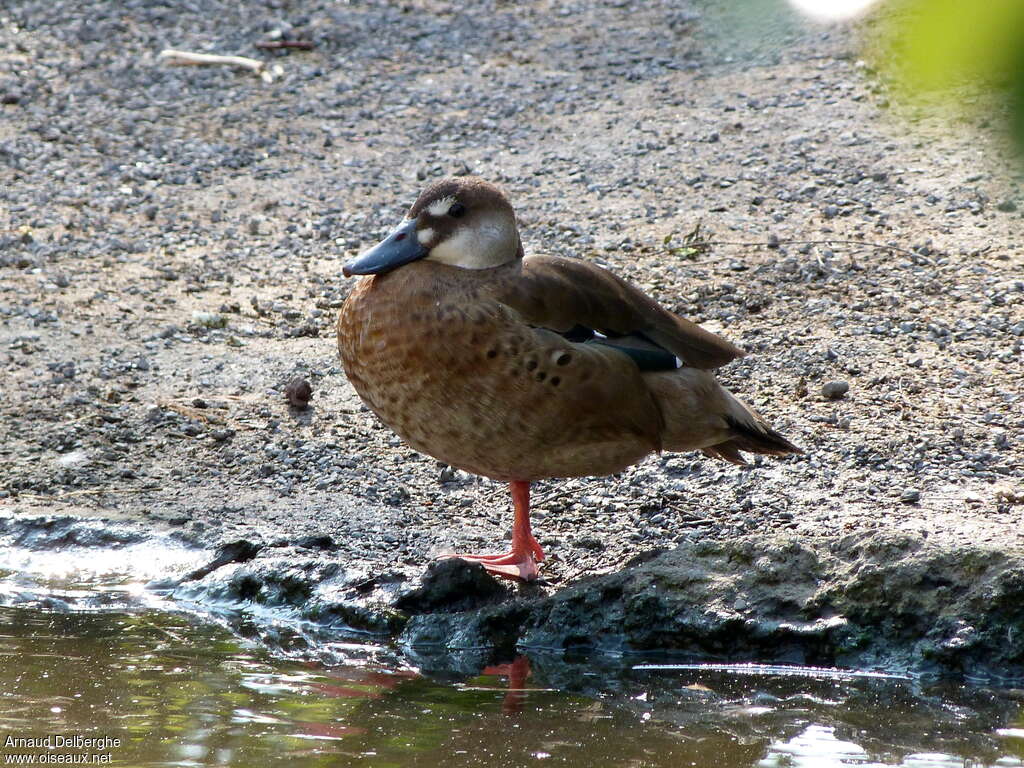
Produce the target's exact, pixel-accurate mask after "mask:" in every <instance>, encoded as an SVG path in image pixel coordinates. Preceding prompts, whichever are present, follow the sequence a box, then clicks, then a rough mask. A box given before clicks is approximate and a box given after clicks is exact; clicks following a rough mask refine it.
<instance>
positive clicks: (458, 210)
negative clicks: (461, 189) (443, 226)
mask: <svg viewBox="0 0 1024 768" xmlns="http://www.w3.org/2000/svg"><path fill="white" fill-rule="evenodd" d="M465 213H466V206H464V205H463V204H462V203H452V205H451V207H450V208H449V209H448V215H449V216H451V217H452V218H453V219H458V218H461V217H462V216H464V215H465Z"/></svg>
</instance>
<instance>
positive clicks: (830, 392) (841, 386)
mask: <svg viewBox="0 0 1024 768" xmlns="http://www.w3.org/2000/svg"><path fill="white" fill-rule="evenodd" d="M849 391H850V384H849V383H848V382H846V381H829V382H827V383H825V384H823V385H822V387H821V394H822V396H823V397H825V398H826V399H828V400H838V399H839V398H841V397H843V395H845V394H846V393H847V392H849Z"/></svg>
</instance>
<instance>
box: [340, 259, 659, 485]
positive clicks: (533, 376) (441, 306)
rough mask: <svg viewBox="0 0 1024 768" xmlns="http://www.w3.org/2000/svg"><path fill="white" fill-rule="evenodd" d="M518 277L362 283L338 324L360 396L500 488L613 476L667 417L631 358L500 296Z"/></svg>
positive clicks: (404, 272)
mask: <svg viewBox="0 0 1024 768" xmlns="http://www.w3.org/2000/svg"><path fill="white" fill-rule="evenodd" d="M521 269H522V264H521V262H516V263H515V264H510V265H506V266H503V267H499V268H496V269H493V270H479V271H476V270H465V269H458V268H455V267H448V266H445V265H442V264H434V263H430V262H416V263H412V264H408V265H406V266H404V267H402V268H400V269H397V270H395V271H393V272H390V273H387V274H384V275H378V276H375V277H372V278H367V279H364V280H363V281H362V282H360V283H359V285H358V286H357V287H356V288H355V289H354V290H353V292H352V294H351V295H350V296H349V299H348V300H347V301H346V303H345V306H344V307H343V308H342V311H341V315H340V317H339V321H338V346H339V350H340V352H341V357H342V361H343V363H344V366H345V371H346V373H347V374H348V377H349V379H350V381H351V382H352V384H353V386H354V387H355V389H356V391H357V392H358V393H359V396H360V397H361V398H362V399H363V401H364V402H365V403H366V404H367V405H368V406H369V407H370V408H371V409H372V410H373V411H374V413H376V414H377V415H378V416H379V417H380V419H381V420H382V421H384V423H386V424H387V425H388V426H390V427H391V428H392V429H394V430H395V431H396V432H397V433H398V434H399V435H401V436H402V437H403V438H404V439H405V440H406V441H407V442H408V443H409V444H410V445H411V446H412V447H413V448H415V449H416V450H418V451H421V452H423V453H426V454H429V455H431V456H434V457H435V458H437V459H439V460H441V461H444V462H446V463H449V464H451V465H453V466H456V467H460V468H462V469H465V470H467V471H469V472H473V473H475V474H481V475H485V476H487V477H491V478H494V479H497V480H538V479H542V478H548V477H572V476H580V475H602V474H610V473H613V472H618V471H620V470H622V469H623V468H625V467H627V466H629V465H630V464H633V463H635V462H636V461H638V460H639V459H641V458H643V457H644V456H645V455H647V454H648V453H650V452H652V451H656V450H659V449H660V447H661V445H660V439H661V438H660V435H661V430H662V428H663V421H662V415H661V412H660V411H659V408H658V406H657V404H656V403H655V401H654V398H653V396H652V394H651V392H650V390H649V389H648V387H647V386H645V384H644V381H643V378H642V376H641V374H640V371H639V370H638V369H637V367H636V365H634V364H633V362H632V361H630V360H629V358H628V357H626V356H624V355H622V354H621V353H619V352H617V351H615V350H613V349H609V348H604V347H600V346H597V345H581V344H573V343H572V342H569V341H567V340H566V339H565V338H563V337H562V336H561V335H559V334H558V333H554V332H552V331H548V330H545V329H543V328H536V327H533V326H531V325H529V324H528V323H526V322H524V320H523V318H522V317H521V315H520V314H519V313H518V312H517V311H516V310H515V309H513V308H511V307H510V306H508V304H507V303H505V302H504V301H502V300H501V299H500V298H499V297H501V296H502V294H503V293H507V286H508V285H509V283H510V282H513V283H514V282H515V281H518V280H520V279H521Z"/></svg>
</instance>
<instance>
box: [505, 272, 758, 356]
mask: <svg viewBox="0 0 1024 768" xmlns="http://www.w3.org/2000/svg"><path fill="white" fill-rule="evenodd" d="M497 298H498V299H499V300H500V301H501V302H502V303H504V304H507V305H508V306H510V307H512V308H513V309H515V310H516V312H518V313H519V315H520V316H521V317H522V318H523V319H524V320H525V321H526V322H527V323H529V324H530V325H533V326H536V327H540V328H549V329H551V330H553V331H556V332H558V333H561V334H568V337H569V338H572V334H573V333H576V334H585V333H586V332H587V331H596V332H597V333H600V334H602V335H604V336H608V337H612V338H611V342H612V343H614V337H629V336H632V337H635V338H639V339H641V340H643V339H646V340H647V341H650V342H653V345H652V346H655V347H660V348H662V349H664V350H667V351H668V352H671V353H672V355H674V356H675V357H677V358H679V360H680V362H681V364H682V365H685V366H688V367H691V368H701V369H713V368H720V367H721V366H723V365H725V364H726V363H728V362H729V361H731V360H735V359H736V358H737V357H742V356H743V355H745V354H746V353H745V352H744V351H743V350H742V349H740V348H739V347H737V346H735V345H733V344H730V343H729V342H728V341H726V340H725V339H723V338H721V337H720V336H716V335H715V334H713V333H711V332H710V331H706V330H704V329H703V328H701V327H700V326H699V325H697V324H696V323H692V322H690V321H689V320H686V319H684V318H682V317H679V316H678V315H676V314H673V313H672V312H669V311H668V310H667V309H665V308H663V307H662V306H661V305H660V304H658V303H657V302H656V301H655V300H654V299H652V298H651V297H650V296H648V295H646V294H645V293H643V292H642V291H641V290H640V289H638V288H636V287H635V286H633V285H631V284H630V283H628V282H626V281H625V280H623V279H622V278H620V277H618V276H616V275H614V274H612V273H611V272H609V271H607V270H605V269H602V268H601V267H598V266H596V265H594V264H590V263H588V262H586V261H582V260H576V259H564V258H560V257H557V256H531V257H528V258H526V259H524V260H523V265H522V270H521V271H520V272H519V273H518V274H516V275H515V276H514V277H510V279H508V280H504V281H502V283H501V285H500V287H499V288H498V296H497ZM580 340H583V339H580Z"/></svg>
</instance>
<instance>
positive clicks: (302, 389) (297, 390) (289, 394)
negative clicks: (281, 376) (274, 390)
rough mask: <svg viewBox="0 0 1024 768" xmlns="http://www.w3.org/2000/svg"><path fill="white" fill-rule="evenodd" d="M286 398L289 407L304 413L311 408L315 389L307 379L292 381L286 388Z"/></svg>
mask: <svg viewBox="0 0 1024 768" xmlns="http://www.w3.org/2000/svg"><path fill="white" fill-rule="evenodd" d="M284 396H285V398H287V400H288V405H290V406H291V407H292V408H297V409H298V410H300V411H304V410H306V409H307V408H308V407H309V401H310V399H312V397H313V387H312V386H311V385H310V383H309V382H308V381H306V380H305V379H292V380H291V381H289V382H288V384H287V386H285V388H284Z"/></svg>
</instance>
